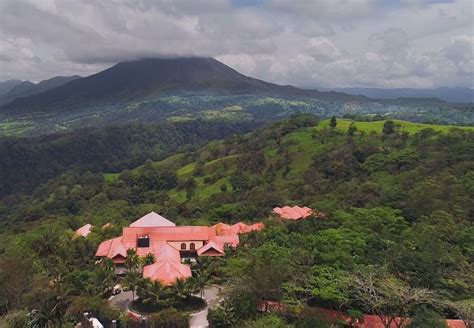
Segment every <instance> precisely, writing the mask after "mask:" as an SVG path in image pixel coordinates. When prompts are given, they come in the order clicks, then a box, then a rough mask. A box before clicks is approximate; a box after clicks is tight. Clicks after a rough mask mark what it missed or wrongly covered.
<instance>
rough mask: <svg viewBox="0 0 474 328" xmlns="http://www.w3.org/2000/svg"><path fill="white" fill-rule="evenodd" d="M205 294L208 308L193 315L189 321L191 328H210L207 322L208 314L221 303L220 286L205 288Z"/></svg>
mask: <svg viewBox="0 0 474 328" xmlns="http://www.w3.org/2000/svg"><path fill="white" fill-rule="evenodd" d="M203 294H204V295H203V296H204V297H203V298H204V300H205V301H206V303H207V305H206V308H205V309H204V310H202V311H201V312H198V313H195V314H191V316H190V319H189V327H190V328H204V327H209V322H208V321H207V313H208V310H209V308H210V307H211V308H212V307H214V306H215V305H216V303H217V302H218V301H219V286H210V287H207V288H204V293H203ZM196 296H197V295H196Z"/></svg>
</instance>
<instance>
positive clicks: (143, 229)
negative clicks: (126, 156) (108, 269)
mask: <svg viewBox="0 0 474 328" xmlns="http://www.w3.org/2000/svg"><path fill="white" fill-rule="evenodd" d="M263 227H264V226H263V224H262V223H255V224H252V225H247V224H245V223H242V222H239V223H236V224H234V225H228V224H225V223H219V224H216V225H214V226H212V227H206V226H176V225H175V224H174V223H173V222H171V221H169V220H167V219H166V218H164V217H162V216H161V215H158V214H157V213H155V212H151V213H149V214H147V215H145V216H143V217H142V218H140V219H138V220H137V221H135V222H133V223H132V224H130V226H128V227H124V228H123V230H122V236H120V237H116V238H113V239H109V240H106V241H104V242H102V243H100V245H99V247H98V249H97V252H96V254H95V255H96V256H97V257H108V258H110V259H112V261H113V262H114V264H115V265H116V268H117V269H118V271H117V272H120V271H123V264H124V263H125V259H126V257H127V250H128V249H134V250H136V252H137V255H138V256H140V257H144V256H146V255H147V254H153V256H154V258H155V263H153V264H151V265H148V266H145V267H144V268H143V277H144V278H149V279H150V280H159V281H161V282H162V283H163V284H165V285H171V284H173V283H174V282H175V281H176V279H186V278H189V277H190V276H191V269H190V268H189V266H187V265H185V264H182V263H181V261H182V259H185V258H195V257H198V256H223V255H224V248H225V247H226V246H227V247H236V246H237V245H238V244H239V234H242V233H248V232H251V231H255V230H261V229H262V228H263Z"/></svg>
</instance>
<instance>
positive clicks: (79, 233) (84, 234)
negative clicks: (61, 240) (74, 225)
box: [76, 223, 92, 237]
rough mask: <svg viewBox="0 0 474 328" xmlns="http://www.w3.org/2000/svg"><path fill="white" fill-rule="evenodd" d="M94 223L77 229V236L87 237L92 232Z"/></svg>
mask: <svg viewBox="0 0 474 328" xmlns="http://www.w3.org/2000/svg"><path fill="white" fill-rule="evenodd" d="M91 229H92V224H90V223H88V224H86V225H83V226H82V227H80V228H79V229H77V230H76V236H81V237H87V235H88V234H90V233H91Z"/></svg>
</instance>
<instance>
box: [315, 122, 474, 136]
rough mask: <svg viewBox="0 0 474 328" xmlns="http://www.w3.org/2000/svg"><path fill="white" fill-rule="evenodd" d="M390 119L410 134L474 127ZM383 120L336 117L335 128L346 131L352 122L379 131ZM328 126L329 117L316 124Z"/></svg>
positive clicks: (360, 128)
mask: <svg viewBox="0 0 474 328" xmlns="http://www.w3.org/2000/svg"><path fill="white" fill-rule="evenodd" d="M392 121H393V122H395V124H396V125H397V126H399V129H400V131H401V132H408V133H410V134H413V133H417V132H420V131H421V130H423V129H433V130H435V131H439V132H448V131H449V130H450V129H452V128H456V129H464V130H470V131H472V130H473V129H474V127H468V126H455V125H440V124H422V123H413V122H408V121H401V120H392ZM385 122H386V121H385V120H383V121H374V122H353V121H351V120H347V119H338V120H337V126H336V128H337V129H338V130H339V131H347V129H348V128H349V125H350V124H351V123H353V124H354V126H355V127H356V128H357V130H359V131H364V132H366V133H371V132H375V133H381V131H382V129H383V125H384V123H385ZM328 126H329V119H328V120H324V121H322V122H321V123H320V124H319V125H318V128H319V129H323V128H326V127H328Z"/></svg>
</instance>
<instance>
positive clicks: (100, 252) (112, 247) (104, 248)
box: [95, 237, 127, 258]
mask: <svg viewBox="0 0 474 328" xmlns="http://www.w3.org/2000/svg"><path fill="white" fill-rule="evenodd" d="M117 255H120V256H122V257H127V250H126V249H125V248H124V247H123V245H122V237H117V238H113V239H109V240H106V241H103V242H101V243H100V244H99V247H98V248H97V251H96V252H95V256H107V257H109V258H114V257H116V256H117Z"/></svg>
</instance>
